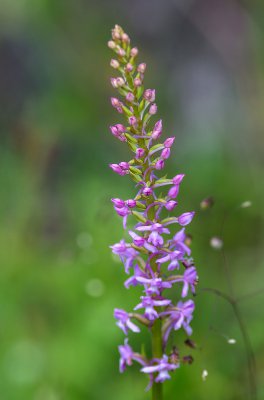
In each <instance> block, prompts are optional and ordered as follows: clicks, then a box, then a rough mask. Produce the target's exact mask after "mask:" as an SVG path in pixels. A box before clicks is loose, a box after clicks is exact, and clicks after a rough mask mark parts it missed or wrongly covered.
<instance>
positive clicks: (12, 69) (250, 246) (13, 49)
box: [0, 0, 264, 400]
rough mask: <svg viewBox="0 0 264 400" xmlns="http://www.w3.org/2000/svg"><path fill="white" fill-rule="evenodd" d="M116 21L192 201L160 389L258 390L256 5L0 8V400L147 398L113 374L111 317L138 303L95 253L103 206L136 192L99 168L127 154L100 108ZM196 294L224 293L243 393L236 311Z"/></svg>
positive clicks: (29, 3) (261, 9)
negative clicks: (182, 346) (151, 92)
mask: <svg viewBox="0 0 264 400" xmlns="http://www.w3.org/2000/svg"><path fill="white" fill-rule="evenodd" d="M115 23H118V24H120V25H122V26H123V27H124V28H125V29H126V30H127V32H128V33H129V34H130V36H131V37H132V39H133V42H134V43H135V44H137V45H138V46H139V48H140V50H141V52H140V57H139V61H146V62H147V64H148V69H147V74H146V79H145V82H146V87H150V88H153V87H155V88H156V90H157V103H158V106H159V116H162V118H163V121H164V127H165V128H164V132H165V135H166V136H171V135H174V134H175V135H176V138H177V139H176V142H175V143H176V144H175V145H174V148H173V156H172V157H171V160H170V162H169V163H168V170H169V174H170V175H171V176H173V175H175V174H176V173H177V172H185V173H186V178H185V180H184V183H183V184H182V189H181V193H180V196H179V200H180V202H181V206H180V208H181V209H182V210H186V211H187V210H196V211H197V215H196V218H195V221H194V222H193V223H192V225H191V226H190V228H189V233H190V234H191V235H192V237H193V243H192V248H193V254H194V256H195V260H196V264H197V267H198V269H199V277H200V284H199V289H198V294H197V297H196V304H197V309H196V313H195V318H194V321H193V328H194V335H193V340H195V342H196V343H197V349H196V350H194V351H192V354H193V357H194V359H195V362H194V364H193V365H192V366H189V365H187V366H183V367H182V368H181V369H180V370H178V371H177V373H176V374H175V375H174V376H173V379H172V380H171V381H170V382H168V383H166V385H165V392H166V399H181V400H188V399H196V400H201V399H203V400H206V399H214V400H220V399H221V400H223V399H226V400H239V399H253V398H254V399H255V398H256V397H254V384H255V385H256V386H257V392H258V397H257V398H258V399H263V398H264V384H263V373H264V339H263V336H264V328H263V324H264V312H263V300H264V297H263V291H262V290H263V288H264V269H263V267H264V261H263V256H264V251H263V244H264V238H263V216H264V213H263V201H264V184H263V172H264V153H263V150H264V139H263V130H264V111H263V110H264V3H263V2H260V1H258V2H257V1H254V0H240V1H238V0H236V1H235V0H196V1H195V0H149V1H148V0H134V1H129V0H113V1H111V0H97V1H92V0H1V3H0V131H1V147H0V153H1V154H0V159H1V168H0V210H1V214H0V215H1V224H0V388H1V395H0V397H1V400H18V399H19V400H24V399H25V400H30V399H32V400H84V399H85V400H102V399H106V398H107V399H109V400H112V399H114V400H121V399H122V400H123V399H126V400H135V399H137V400H143V399H149V398H150V393H146V392H145V391H144V388H145V387H146V384H147V381H146V377H145V376H143V374H140V373H139V372H138V368H137V367H136V366H134V367H133V368H131V369H129V370H128V371H127V372H126V373H125V374H124V375H122V376H121V375H120V374H119V372H118V352H117V346H118V344H120V343H121V342H123V334H122V332H121V331H120V330H119V329H118V328H117V327H116V326H115V323H114V320H113V316H112V313H113V308H114V307H121V308H126V307H128V308H129V307H131V306H133V305H134V304H136V302H137V298H138V292H137V291H136V290H130V291H126V290H125V289H124V287H123V281H124V279H125V274H124V271H123V268H122V266H121V264H120V263H119V262H118V261H117V260H116V259H114V258H113V257H112V255H111V252H110V249H109V247H108V246H109V245H110V244H113V243H115V242H117V241H119V240H120V238H121V237H122V235H123V231H122V226H121V225H122V224H121V221H120V220H119V219H118V217H117V216H116V214H115V212H114V211H113V209H112V205H111V204H110V201H109V199H110V198H111V197H121V198H122V197H124V198H128V197H131V196H133V193H134V188H133V185H132V183H131V182H129V181H128V179H126V178H124V179H122V178H121V177H118V176H116V175H115V174H113V173H112V171H111V170H109V168H108V163H109V162H117V161H121V160H126V159H128V157H129V153H128V151H127V150H126V149H125V147H124V146H123V145H122V143H120V142H118V141H116V140H114V138H113V137H112V136H111V135H110V133H109V129H108V126H109V125H110V124H112V123H114V122H118V121H119V118H120V116H119V115H116V113H115V111H114V110H112V109H111V107H110V104H109V97H110V96H111V95H112V94H113V90H112V88H111V87H110V84H109V76H111V74H112V73H113V72H112V71H111V69H110V67H109V60H110V57H111V53H110V51H109V49H108V48H107V46H106V42H107V40H108V39H109V36H110V29H111V27H112V26H113V25H114V24H115ZM208 196H213V198H214V200H215V204H214V206H213V207H212V208H211V209H209V210H206V211H202V210H201V209H200V202H201V201H202V200H203V199H204V198H206V197H208ZM245 201H250V202H251V203H252V205H251V207H248V208H241V204H242V203H243V202H245ZM214 236H219V237H221V238H223V241H224V247H223V249H224V254H223V253H222V252H221V251H217V250H216V249H214V248H212V247H211V246H210V239H211V238H212V237H214ZM204 288H212V289H218V290H220V291H221V292H224V293H227V294H229V295H230V291H231V292H232V291H233V295H234V296H235V297H236V298H238V301H237V303H236V304H237V305H238V306H239V310H240V312H241V315H242V319H243V323H244V325H245V329H246V331H247V334H248V336H249V339H250V342H251V346H252V349H253V351H254V355H255V361H256V371H254V373H253V377H252V378H251V392H250V385H249V380H248V368H247V353H248V351H245V345H244V341H243V337H242V333H241V330H240V328H239V324H238V321H237V319H236V316H235V314H234V310H233V309H232V307H231V305H230V304H229V303H228V302H227V301H226V300H224V299H223V298H221V297H219V296H217V295H215V294H214V293H212V292H208V291H205V290H204ZM231 294H232V293H231ZM230 338H231V339H235V341H236V343H235V344H230V343H229V342H228V339H230ZM175 339H176V341H177V340H179V341H180V340H182V339H183V337H181V336H180V335H179V336H177V335H176V336H175ZM145 340H146V341H147V340H148V334H147V333H146V335H145ZM131 342H132V343H133V347H135V348H140V345H141V341H140V337H139V336H136V335H135V336H134V337H133V338H131ZM189 352H190V349H188V348H186V353H189ZM248 357H251V356H250V355H248ZM251 360H252V357H251ZM203 370H207V371H208V377H207V379H206V380H205V381H203V379H202V372H203ZM252 386H253V389H252ZM250 393H251V395H250ZM250 396H251V397H250Z"/></svg>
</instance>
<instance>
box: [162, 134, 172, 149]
mask: <svg viewBox="0 0 264 400" xmlns="http://www.w3.org/2000/svg"><path fill="white" fill-rule="evenodd" d="M174 140H175V137H174V136H173V137H169V138H168V139H166V140H165V142H164V143H163V144H164V147H168V148H170V147H171V146H172V145H173V142H174Z"/></svg>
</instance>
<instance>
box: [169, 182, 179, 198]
mask: <svg viewBox="0 0 264 400" xmlns="http://www.w3.org/2000/svg"><path fill="white" fill-rule="evenodd" d="M178 193H179V185H176V186H172V187H171V188H170V190H169V192H168V197H170V198H171V199H175V197H177V196H178Z"/></svg>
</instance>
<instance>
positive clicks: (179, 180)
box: [172, 174, 185, 185]
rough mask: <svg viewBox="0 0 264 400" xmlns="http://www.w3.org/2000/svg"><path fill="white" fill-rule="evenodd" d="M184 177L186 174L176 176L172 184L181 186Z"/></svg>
mask: <svg viewBox="0 0 264 400" xmlns="http://www.w3.org/2000/svg"><path fill="white" fill-rule="evenodd" d="M184 177H185V175H184V174H179V175H176V176H175V177H174V178H172V182H173V183H174V185H179V184H180V183H181V181H182V180H183V178H184Z"/></svg>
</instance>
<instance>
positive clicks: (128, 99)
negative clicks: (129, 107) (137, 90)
mask: <svg viewBox="0 0 264 400" xmlns="http://www.w3.org/2000/svg"><path fill="white" fill-rule="evenodd" d="M134 100H135V96H134V95H133V93H131V92H129V93H128V94H127V95H126V101H128V103H132V102H133V101H134Z"/></svg>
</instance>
